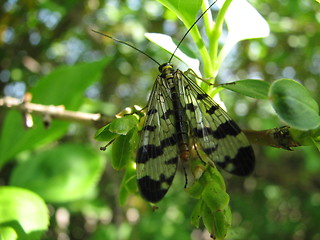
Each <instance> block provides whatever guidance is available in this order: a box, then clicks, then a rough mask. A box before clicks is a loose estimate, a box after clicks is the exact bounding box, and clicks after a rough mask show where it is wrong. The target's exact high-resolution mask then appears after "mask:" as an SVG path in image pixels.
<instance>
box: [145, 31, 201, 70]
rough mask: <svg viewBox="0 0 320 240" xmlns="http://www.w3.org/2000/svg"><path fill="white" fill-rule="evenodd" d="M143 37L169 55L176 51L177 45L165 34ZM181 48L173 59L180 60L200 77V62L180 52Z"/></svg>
mask: <svg viewBox="0 0 320 240" xmlns="http://www.w3.org/2000/svg"><path fill="white" fill-rule="evenodd" d="M144 36H145V37H146V38H147V39H149V40H150V41H151V42H154V43H155V44H157V45H158V46H160V47H161V48H163V49H164V50H166V51H167V52H169V53H170V54H172V53H173V52H174V50H175V49H176V47H177V45H176V43H175V42H174V41H173V39H172V38H171V37H170V36H168V35H166V34H161V33H145V34H144ZM181 49H182V47H180V48H179V49H178V50H177V51H176V52H175V55H174V56H175V57H176V58H178V59H180V60H181V61H182V62H184V63H185V64H186V65H187V66H188V67H189V68H191V69H192V70H193V71H195V72H196V73H197V74H198V76H201V73H200V70H199V67H200V61H199V60H198V59H196V58H192V57H190V56H188V55H187V54H185V53H184V52H182V50H181Z"/></svg>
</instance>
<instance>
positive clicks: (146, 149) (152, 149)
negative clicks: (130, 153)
mask: <svg viewBox="0 0 320 240" xmlns="http://www.w3.org/2000/svg"><path fill="white" fill-rule="evenodd" d="M175 144H177V140H176V138H175V137H174V135H172V136H171V137H169V138H165V139H163V140H162V141H161V142H160V146H156V145H154V144H147V145H142V146H141V147H139V149H138V152H137V163H146V162H148V161H149V159H151V158H157V157H159V156H161V155H162V154H163V151H164V148H165V147H169V146H174V145H175Z"/></svg>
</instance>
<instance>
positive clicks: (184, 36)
mask: <svg viewBox="0 0 320 240" xmlns="http://www.w3.org/2000/svg"><path fill="white" fill-rule="evenodd" d="M217 1H218V0H215V1H214V2H213V3H212V4H211V5H210V6H209V7H208V8H207V9H206V10H205V11H204V12H203V13H202V14H201V15H200V16H199V17H198V18H197V20H196V21H195V22H194V23H193V24H192V25H191V27H190V28H189V29H188V31H187V32H186V33H185V34H184V35H183V37H182V38H181V40H180V42H179V43H178V45H177V47H176V49H175V50H174V51H173V53H172V55H171V57H170V59H169V61H168V62H169V63H170V62H171V60H172V58H173V57H174V55H175V53H176V51H177V50H178V48H179V47H180V45H181V43H182V42H183V40H184V39H185V38H186V36H187V35H188V34H189V32H190V31H191V29H192V28H193V27H194V25H196V24H197V23H198V22H199V20H200V19H201V18H202V17H203V15H204V14H206V12H207V11H208V10H209V9H210V8H211V7H212V6H213V5H214V4H215V3H216V2H217Z"/></svg>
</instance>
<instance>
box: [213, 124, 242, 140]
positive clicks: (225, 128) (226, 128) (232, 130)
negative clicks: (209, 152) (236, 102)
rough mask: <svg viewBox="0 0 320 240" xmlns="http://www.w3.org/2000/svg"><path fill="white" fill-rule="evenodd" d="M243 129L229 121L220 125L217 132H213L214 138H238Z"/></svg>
mask: <svg viewBox="0 0 320 240" xmlns="http://www.w3.org/2000/svg"><path fill="white" fill-rule="evenodd" d="M240 132H241V129H240V128H239V127H238V125H237V124H236V123H235V122H234V121H233V120H228V121H226V122H224V123H222V124H220V125H219V127H218V128H217V130H215V131H213V137H214V138H217V139H221V138H225V137H226V136H227V135H230V136H237V135H238V134H239V133H240Z"/></svg>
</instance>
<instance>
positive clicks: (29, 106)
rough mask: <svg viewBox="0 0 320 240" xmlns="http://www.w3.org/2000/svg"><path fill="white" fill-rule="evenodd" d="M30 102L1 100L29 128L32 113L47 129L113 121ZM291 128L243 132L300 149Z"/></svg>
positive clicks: (258, 140)
mask: <svg viewBox="0 0 320 240" xmlns="http://www.w3.org/2000/svg"><path fill="white" fill-rule="evenodd" d="M30 100H31V95H30V94H26V96H25V97H24V99H22V100H21V99H17V98H13V97H4V98H0V107H6V108H14V109H18V110H20V111H21V112H22V113H23V115H24V119H25V125H26V126H27V127H32V126H33V121H32V116H31V113H32V114H37V115H40V116H42V117H43V121H44V124H45V126H46V127H49V125H50V122H51V119H60V120H64V121H69V122H78V123H81V124H93V125H94V126H95V127H97V128H100V127H102V126H105V125H106V124H108V123H110V122H111V121H112V119H113V118H107V117H105V116H103V115H102V114H100V113H95V114H92V113H83V112H75V111H69V110H66V109H65V107H64V106H63V105H60V106H54V105H42V104H36V103H31V102H30ZM289 128H290V127H288V126H285V127H281V128H273V129H268V130H262V131H253V130H244V131H243V132H244V133H245V134H246V136H247V137H248V139H249V141H250V142H251V143H254V144H259V145H265V146H271V147H276V148H282V149H286V150H292V149H291V148H292V147H298V146H300V143H298V142H297V141H295V140H294V139H293V138H292V136H291V134H290V131H289Z"/></svg>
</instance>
